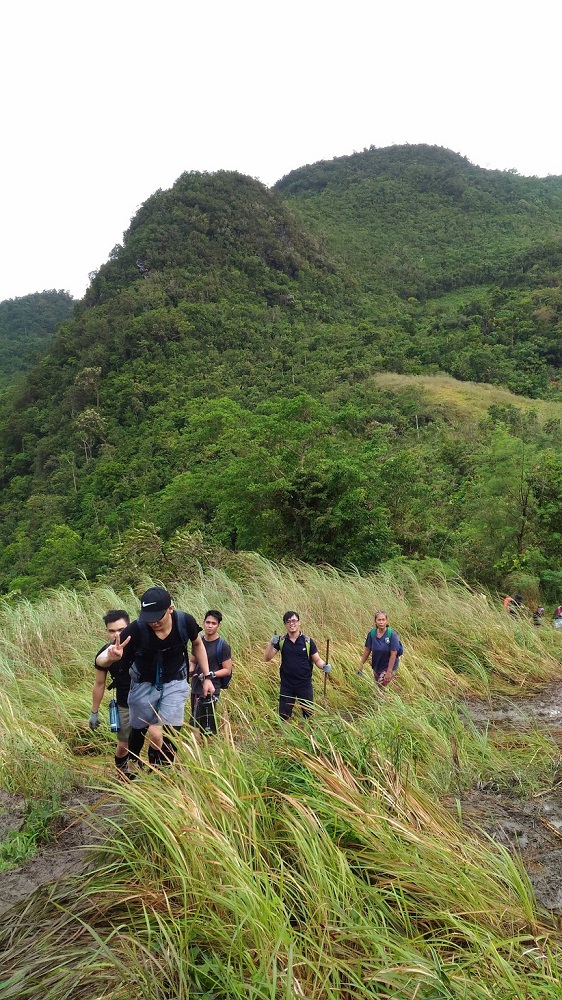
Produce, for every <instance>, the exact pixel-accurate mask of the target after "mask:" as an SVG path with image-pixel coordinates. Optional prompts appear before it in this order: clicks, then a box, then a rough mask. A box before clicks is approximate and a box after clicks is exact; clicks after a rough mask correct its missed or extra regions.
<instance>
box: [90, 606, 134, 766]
mask: <svg viewBox="0 0 562 1000" xmlns="http://www.w3.org/2000/svg"><path fill="white" fill-rule="evenodd" d="M103 621H104V624H105V630H106V634H107V642H106V644H105V645H104V646H102V648H101V649H100V651H99V653H98V654H97V656H99V655H100V653H103V652H104V650H106V649H107V647H108V646H110V645H111V644H112V643H113V642H115V639H116V638H118V637H119V635H120V634H121V632H123V631H124V630H125V629H126V628H127V625H128V624H129V622H130V618H129V615H128V614H127V612H126V611H122V610H121V609H117V608H115V609H114V610H112V611H108V612H107V614H105V615H104V616H103ZM96 659H97V657H96ZM108 673H109V674H110V676H111V685H110V687H111V688H113V689H114V690H115V701H116V702H117V705H118V707H119V729H118V730H117V746H116V748H115V766H116V767H117V768H118V770H119V771H120V772H121V774H122V775H123V776H125V775H127V776H128V777H130V774H128V771H127V763H128V761H129V735H130V732H131V727H130V725H129V706H128V704H127V698H128V697H129V687H130V686H131V678H130V677H129V673H128V672H127V673H126V675H125V676H123V675H122V672H121V671H120V670H119V669H116V666H114V665H113V664H109V665H108V666H107V667H104V668H103V669H101V668H100V667H98V666H97V664H96V674H95V680H94V686H93V689H92V711H91V713H90V718H89V719H88V725H89V727H90V729H97V728H98V726H99V724H100V721H99V709H100V705H101V702H102V698H103V696H104V693H105V687H106V683H107V675H108Z"/></svg>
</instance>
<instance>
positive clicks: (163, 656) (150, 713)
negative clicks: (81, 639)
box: [96, 587, 213, 765]
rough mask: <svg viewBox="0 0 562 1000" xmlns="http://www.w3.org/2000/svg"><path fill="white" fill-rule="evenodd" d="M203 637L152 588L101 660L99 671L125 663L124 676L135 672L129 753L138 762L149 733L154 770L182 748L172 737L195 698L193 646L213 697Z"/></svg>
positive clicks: (160, 591) (161, 589)
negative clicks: (190, 672)
mask: <svg viewBox="0 0 562 1000" xmlns="http://www.w3.org/2000/svg"><path fill="white" fill-rule="evenodd" d="M180 616H181V617H180ZM199 632H200V627H199V625H198V624H197V622H196V621H195V618H193V616H192V615H189V614H186V613H185V612H182V611H175V610H174V605H173V603H172V599H171V597H170V595H169V593H168V591H167V590H165V589H164V587H150V588H149V590H147V591H145V593H144V594H143V595H142V597H141V607H140V613H139V617H138V619H137V621H134V622H131V624H130V625H129V626H128V627H127V628H126V629H124V631H123V632H122V633H121V635H120V636H119V638H118V639H116V641H115V642H114V643H113V645H112V646H108V648H107V649H106V650H105V651H103V652H102V653H100V654H99V656H98V657H97V659H96V666H98V667H100V668H101V669H104V667H106V666H109V664H111V663H116V662H117V660H121V661H122V662H121V671H126V670H128V671H129V673H130V678H131V687H130V690H129V698H128V704H129V713H130V724H131V740H130V741H129V749H130V750H131V751H132V752H133V753H134V754H135V755H137V756H138V753H139V752H140V750H137V746H139V745H140V746H142V740H143V738H144V734H145V733H146V732H148V738H149V740H150V747H149V752H148V759H149V762H150V763H151V764H154V765H160V764H170V763H171V762H172V761H173V759H174V755H175V749H176V748H175V746H174V744H173V742H172V740H171V738H170V733H171V732H172V731H173V730H177V731H179V730H180V729H181V727H182V725H183V722H184V711H185V703H186V701H187V697H188V694H189V684H188V681H187V675H188V659H187V649H186V645H187V641H188V640H189V641H190V642H191V646H192V649H193V652H194V654H195V655H196V657H197V660H198V662H199V665H200V667H201V670H202V671H203V674H204V675H205V679H204V681H203V693H204V695H208V694H212V693H213V682H212V681H211V679H210V678H209V677H208V674H209V664H208V662H207V653H206V652H205V647H204V645H203V642H202V640H201V637H200V635H199Z"/></svg>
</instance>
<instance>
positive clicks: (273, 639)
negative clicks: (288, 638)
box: [269, 635, 279, 646]
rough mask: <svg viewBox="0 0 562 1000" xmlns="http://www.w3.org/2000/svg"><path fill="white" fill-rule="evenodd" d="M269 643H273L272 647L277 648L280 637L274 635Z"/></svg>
mask: <svg viewBox="0 0 562 1000" xmlns="http://www.w3.org/2000/svg"><path fill="white" fill-rule="evenodd" d="M269 641H270V643H271V645H272V646H276V645H277V643H278V642H279V636H278V635H272V636H271V639H270V640H269Z"/></svg>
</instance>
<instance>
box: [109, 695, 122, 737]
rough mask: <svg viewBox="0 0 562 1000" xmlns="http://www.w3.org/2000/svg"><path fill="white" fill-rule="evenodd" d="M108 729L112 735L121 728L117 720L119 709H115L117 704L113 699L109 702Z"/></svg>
mask: <svg viewBox="0 0 562 1000" xmlns="http://www.w3.org/2000/svg"><path fill="white" fill-rule="evenodd" d="M109 728H110V729H111V732H112V733H116V732H117V730H118V729H120V728H121V722H120V719H119V708H118V707H117V702H116V701H115V698H112V699H111V701H110V702H109Z"/></svg>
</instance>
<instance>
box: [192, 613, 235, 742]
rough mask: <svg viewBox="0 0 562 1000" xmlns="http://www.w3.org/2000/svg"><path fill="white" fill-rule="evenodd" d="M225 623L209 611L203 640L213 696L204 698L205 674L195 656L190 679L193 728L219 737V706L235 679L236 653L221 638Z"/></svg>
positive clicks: (204, 624)
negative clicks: (223, 692)
mask: <svg viewBox="0 0 562 1000" xmlns="http://www.w3.org/2000/svg"><path fill="white" fill-rule="evenodd" d="M221 622H222V614H221V613H220V611H215V610H211V611H206V612H205V619H204V621H203V634H202V636H201V640H202V642H203V645H204V647H205V650H206V652H207V661H208V663H209V677H210V678H211V680H212V682H213V688H214V690H213V693H212V695H210V696H207V698H204V697H203V674H202V672H201V669H200V667H199V663H198V661H197V658H196V656H195V654H194V653H191V655H190V657H189V676H190V678H191V725H192V726H196V727H197V728H198V729H200V730H201V732H204V733H206V734H207V735H209V734H212V735H216V732H217V720H216V718H215V705H216V703H217V701H218V700H219V696H220V693H221V690H222V688H223V687H227V686H228V684H229V683H230V678H231V677H232V650H231V648H230V646H229V644H228V642H226V640H225V639H223V637H222V635H219V628H220V624H221Z"/></svg>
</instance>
